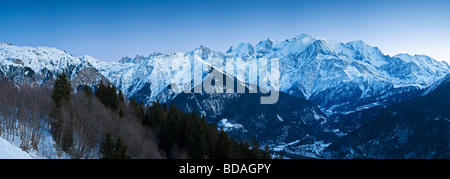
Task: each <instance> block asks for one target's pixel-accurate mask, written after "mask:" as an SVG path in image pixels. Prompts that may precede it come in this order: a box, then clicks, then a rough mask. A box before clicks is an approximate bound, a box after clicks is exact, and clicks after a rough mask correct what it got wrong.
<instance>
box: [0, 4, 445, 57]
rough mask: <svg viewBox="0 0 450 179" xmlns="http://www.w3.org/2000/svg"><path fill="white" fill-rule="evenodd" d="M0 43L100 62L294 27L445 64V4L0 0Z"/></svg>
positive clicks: (288, 32)
mask: <svg viewBox="0 0 450 179" xmlns="http://www.w3.org/2000/svg"><path fill="white" fill-rule="evenodd" d="M2 3H3V4H4V5H3V6H1V7H0V20H1V21H2V26H3V27H7V28H1V29H0V41H2V42H8V43H13V44H15V45H18V46H50V47H56V48H58V49H65V50H67V51H70V52H71V53H73V54H74V55H76V56H82V55H86V54H88V55H91V56H93V57H96V58H98V59H101V60H104V61H119V60H120V59H121V58H122V57H125V56H129V57H131V58H133V57H135V56H136V55H143V56H148V55H149V54H151V53H153V52H163V53H169V52H186V51H189V50H192V49H194V48H197V47H199V46H200V45H203V46H206V47H208V48H210V49H212V50H214V51H220V52H226V51H227V50H228V48H229V47H230V46H232V45H233V44H236V43H240V42H245V43H251V44H253V45H256V43H258V42H259V41H260V40H261V39H266V38H268V37H269V38H271V39H272V40H274V41H282V40H284V39H287V38H291V37H294V36H296V35H298V34H299V33H307V34H310V35H314V36H320V37H327V38H328V39H334V40H337V41H340V42H344V43H347V42H350V41H355V40H363V41H364V42H365V43H366V44H370V45H372V46H376V47H379V48H380V50H381V51H382V52H383V53H384V54H387V55H391V56H394V55H397V54H400V53H408V54H411V55H415V54H425V55H428V56H430V57H432V58H435V59H436V60H438V61H447V62H450V54H448V53H447V52H446V47H448V46H449V45H450V36H448V33H447V32H449V31H450V22H449V21H448V18H449V17H450V12H449V11H448V9H449V8H450V2H448V1H442V0H434V1H416V0H412V1H403V0H395V1H385V0H380V1H366V0H362V1H355V0H344V1H325V0H318V1H303V0H300V1H291V0H283V1H270V0H263V1H254V0H246V1H235V0H232V1H219V0H214V1H202V0H194V1H178V0H170V1H142V0H134V1H103V0H94V1H71V0H69V1H54V0H41V1H28V0H18V1H2Z"/></svg>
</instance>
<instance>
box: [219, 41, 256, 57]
mask: <svg viewBox="0 0 450 179" xmlns="http://www.w3.org/2000/svg"><path fill="white" fill-rule="evenodd" d="M254 53H255V49H254V48H253V45H252V44H250V43H238V44H235V45H233V46H231V47H230V49H228V51H227V53H226V54H227V55H229V56H232V57H243V58H245V57H250V56H253V54H254Z"/></svg>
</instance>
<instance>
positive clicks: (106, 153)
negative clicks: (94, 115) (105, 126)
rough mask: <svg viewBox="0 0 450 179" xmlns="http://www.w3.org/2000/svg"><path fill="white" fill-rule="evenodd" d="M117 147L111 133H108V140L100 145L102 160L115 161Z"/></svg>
mask: <svg viewBox="0 0 450 179" xmlns="http://www.w3.org/2000/svg"><path fill="white" fill-rule="evenodd" d="M115 148H116V145H115V143H114V140H113V139H112V137H111V134H110V133H106V138H105V139H104V140H103V142H102V144H101V145H100V156H101V157H100V158H101V159H114V158H115V152H114V151H115Z"/></svg>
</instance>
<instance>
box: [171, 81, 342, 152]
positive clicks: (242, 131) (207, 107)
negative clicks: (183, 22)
mask: <svg viewBox="0 0 450 179" xmlns="http://www.w3.org/2000/svg"><path fill="white" fill-rule="evenodd" d="M210 78H214V77H213V76H207V77H206V79H205V81H213V83H214V81H215V82H218V81H216V80H214V79H212V80H211V79H210ZM223 79H224V80H223V81H224V83H223V84H225V83H226V81H227V80H233V82H234V84H235V85H234V86H235V88H234V90H235V92H236V91H237V88H241V89H242V88H244V89H245V93H224V92H225V89H224V87H218V86H212V87H211V88H214V89H216V90H217V91H220V92H219V93H206V92H205V90H206V89H205V88H203V90H202V93H181V94H179V95H178V96H177V97H175V98H174V99H173V100H171V101H170V103H171V104H174V105H175V106H176V107H177V108H179V109H182V110H184V111H188V112H196V113H198V114H201V115H205V117H206V119H207V120H208V122H211V123H216V124H217V126H218V127H219V128H221V129H223V130H225V131H226V132H227V133H228V134H230V135H231V136H233V137H236V138H238V139H249V140H251V138H252V137H256V138H257V139H258V140H259V141H260V142H262V143H266V144H268V143H288V142H292V141H295V140H299V139H306V138H310V137H313V136H318V137H322V138H328V139H329V140H331V139H334V138H336V136H335V135H334V134H333V133H326V132H324V128H323V127H322V126H321V124H323V123H324V122H326V120H327V117H326V116H325V115H324V114H323V113H322V112H321V111H320V109H319V108H318V107H317V106H316V105H315V104H314V103H313V102H311V101H307V100H305V99H303V98H299V97H294V96H291V95H288V94H286V93H283V92H278V93H279V96H278V100H277V102H276V103H274V104H261V98H262V97H267V96H270V95H271V93H274V91H270V92H269V93H263V92H262V90H257V91H253V90H250V89H260V88H259V86H256V85H248V84H244V83H242V82H240V81H238V80H237V79H236V78H232V77H230V76H229V75H223ZM199 87H201V86H196V87H195V88H199ZM250 91H253V92H255V93H251V92H250ZM264 92H267V91H264Z"/></svg>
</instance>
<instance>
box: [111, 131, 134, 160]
mask: <svg viewBox="0 0 450 179" xmlns="http://www.w3.org/2000/svg"><path fill="white" fill-rule="evenodd" d="M127 150H128V148H127V146H125V144H124V143H123V140H122V138H121V137H120V136H119V137H118V138H117V141H116V144H115V147H114V155H115V159H130V158H131V157H130V156H129V155H128V154H127Z"/></svg>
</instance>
